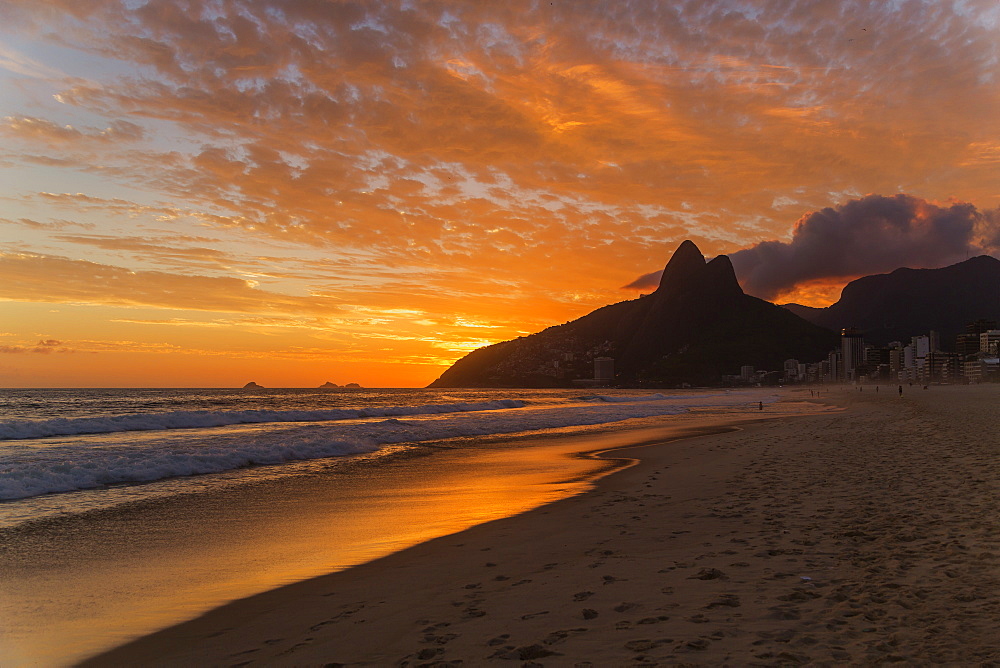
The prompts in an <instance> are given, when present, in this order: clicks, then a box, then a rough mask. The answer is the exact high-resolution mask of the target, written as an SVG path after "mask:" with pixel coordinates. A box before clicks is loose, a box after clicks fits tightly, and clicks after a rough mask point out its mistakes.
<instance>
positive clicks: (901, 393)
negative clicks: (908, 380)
mask: <svg viewBox="0 0 1000 668" xmlns="http://www.w3.org/2000/svg"><path fill="white" fill-rule="evenodd" d="M899 396H903V386H902V385H900V386H899Z"/></svg>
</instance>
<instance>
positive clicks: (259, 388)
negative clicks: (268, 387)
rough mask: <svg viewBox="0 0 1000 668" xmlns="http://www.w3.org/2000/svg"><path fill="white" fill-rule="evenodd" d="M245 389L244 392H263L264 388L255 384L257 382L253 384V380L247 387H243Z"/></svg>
mask: <svg viewBox="0 0 1000 668" xmlns="http://www.w3.org/2000/svg"><path fill="white" fill-rule="evenodd" d="M243 389H244V390H263V389H264V388H263V387H262V386H261V385H258V384H257V383H255V382H253V381H252V380H251V381H250V382H249V383H247V384H246V385H244V386H243Z"/></svg>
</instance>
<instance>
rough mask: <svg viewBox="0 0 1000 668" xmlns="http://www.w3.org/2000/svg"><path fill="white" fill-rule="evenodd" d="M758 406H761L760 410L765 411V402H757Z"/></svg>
mask: <svg viewBox="0 0 1000 668" xmlns="http://www.w3.org/2000/svg"><path fill="white" fill-rule="evenodd" d="M757 404H758V405H759V406H760V410H764V402H763V401H759V402H757Z"/></svg>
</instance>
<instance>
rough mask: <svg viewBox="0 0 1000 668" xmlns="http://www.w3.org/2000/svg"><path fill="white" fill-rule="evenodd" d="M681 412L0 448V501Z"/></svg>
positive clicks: (427, 419)
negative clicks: (0, 452) (2, 457)
mask: <svg viewBox="0 0 1000 668" xmlns="http://www.w3.org/2000/svg"><path fill="white" fill-rule="evenodd" d="M686 410H687V409H686V408H684V407H678V406H665V405H657V404H649V403H647V404H641V405H638V406H636V405H624V404H605V405H598V406H593V407H591V406H575V407H563V408H542V409H526V410H515V411H497V412H495V413H485V412H479V413H464V414H453V415H439V416H432V415H424V416H416V417H414V418H413V419H409V420H400V419H396V418H393V419H389V420H380V421H375V422H349V423H336V422H334V423H322V424H313V425H296V426H290V425H277V424H276V425H272V426H270V427H265V428H264V429H263V430H259V431H254V432H247V433H234V432H221V433H220V432H215V433H213V432H210V431H195V432H188V433H181V432H160V433H159V434H157V435H155V436H150V435H145V434H143V435H140V434H119V435H110V436H95V437H93V439H91V438H84V439H82V440H81V439H66V440H58V439H56V440H54V441H46V442H44V443H39V442H37V441H35V442H32V441H20V442H12V443H9V444H8V445H7V446H5V454H6V460H7V461H6V462H5V463H4V464H3V466H2V467H0V499H3V500H12V499H22V498H27V497H31V496H38V495H40V494H47V493H51V492H69V491H75V490H84V489H94V488H100V487H105V486H108V485H115V484H122V483H139V482H151V481H154V480H161V479H165V478H174V477H179V476H189V475H195V474H204V473H221V472H223V471H230V470H234V469H240V468H246V467H250V466H259V465H269V464H282V463H285V462H291V461H300V460H310V459H320V458H324V457H342V456H348V455H356V454H362V453H368V452H373V451H375V450H378V449H379V448H381V447H383V446H385V445H389V444H394V443H419V442H422V441H434V440H440V439H448V438H461V437H472V436H489V435H496V434H511V433H516V432H528V431H537V430H542V429H554V428H562V427H573V426H583V425H595V424H605V423H609V422H618V421H621V420H627V419H629V418H636V417H650V416H654V415H676V414H678V413H683V412H686Z"/></svg>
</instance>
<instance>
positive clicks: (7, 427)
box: [0, 399, 524, 440]
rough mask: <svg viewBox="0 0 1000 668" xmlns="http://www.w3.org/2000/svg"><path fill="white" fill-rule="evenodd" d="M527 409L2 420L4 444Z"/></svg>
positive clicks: (506, 403) (502, 402) (512, 403)
mask: <svg viewBox="0 0 1000 668" xmlns="http://www.w3.org/2000/svg"><path fill="white" fill-rule="evenodd" d="M523 406H524V402H523V401H519V400H517V399H497V400H494V401H484V402H478V403H468V402H457V403H453V404H429V405H424V406H379V407H374V408H362V409H353V408H336V409H328V410H305V411H304V410H287V411H269V410H247V411H173V412H169V413H150V414H135V415H113V416H109V417H99V418H54V419H51V420H4V421H0V440H20V439H26V438H46V437H50V436H76V435H78V434H112V433H117V432H125V431H159V430H163V429H196V428H205V427H224V426H229V425H235V424H259V423H267V422H325V421H333V420H355V419H361V418H380V417H390V416H400V415H439V414H442V413H465V412H473V411H492V410H501V409H505V408H522V407H523Z"/></svg>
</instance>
